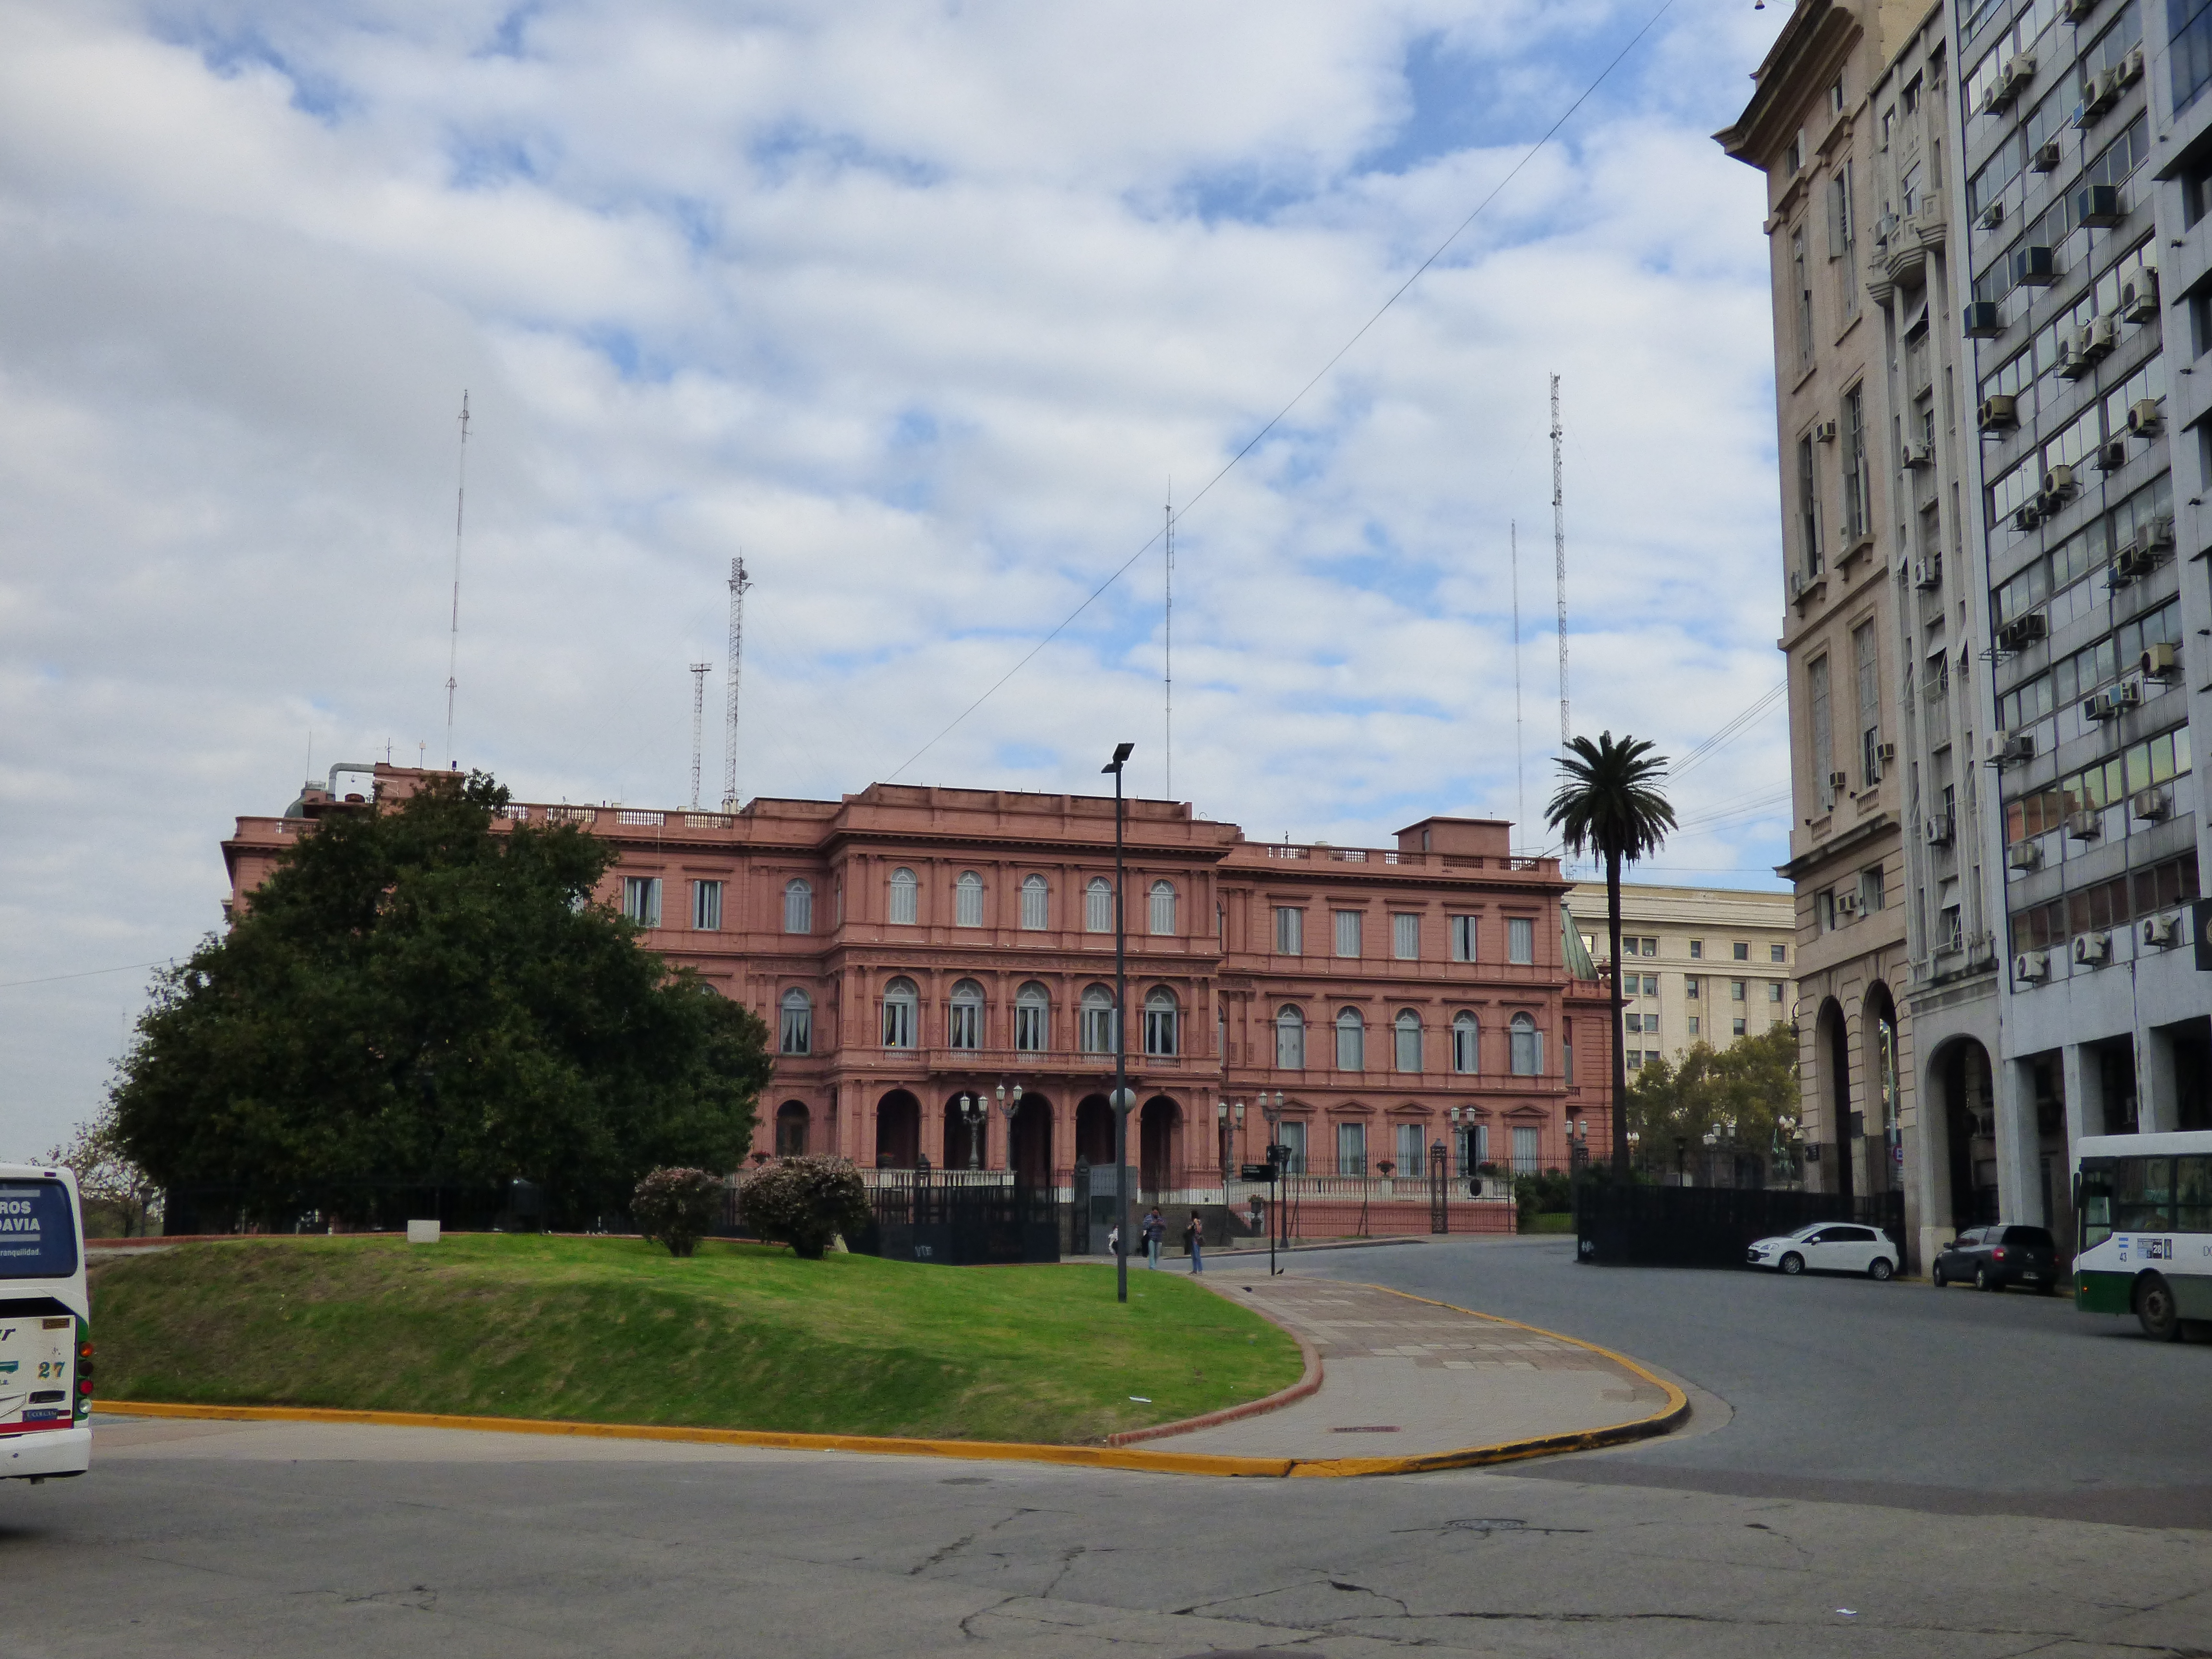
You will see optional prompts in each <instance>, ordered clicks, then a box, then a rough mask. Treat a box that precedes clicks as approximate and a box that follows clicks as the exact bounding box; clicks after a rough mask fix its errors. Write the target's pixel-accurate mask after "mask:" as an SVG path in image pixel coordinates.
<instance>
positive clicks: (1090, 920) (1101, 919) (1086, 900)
mask: <svg viewBox="0 0 2212 1659" xmlns="http://www.w3.org/2000/svg"><path fill="white" fill-rule="evenodd" d="M1083 931H1084V932H1085V933H1112V932H1113V931H1114V884H1113V883H1112V882H1110V881H1109V880H1107V879H1106V878H1105V877H1103V876H1093V877H1091V882H1090V884H1089V885H1088V886H1086V887H1085V889H1084V890H1083Z"/></svg>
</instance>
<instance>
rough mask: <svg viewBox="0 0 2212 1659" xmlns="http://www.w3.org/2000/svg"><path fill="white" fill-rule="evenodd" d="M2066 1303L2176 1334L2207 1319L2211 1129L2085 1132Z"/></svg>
mask: <svg viewBox="0 0 2212 1659" xmlns="http://www.w3.org/2000/svg"><path fill="white" fill-rule="evenodd" d="M2074 1190H2075V1200H2074V1208H2075V1214H2076V1215H2077V1216H2079V1217H2080V1218H2081V1238H2080V1240H2079V1242H2078V1245H2077V1249H2076V1251H2075V1257H2074V1305H2075V1308H2077V1309H2079V1310H2081V1312H2083V1313H2101V1314H2133V1315H2134V1316H2136V1319H2137V1320H2139V1321H2140V1322H2142V1328H2143V1334H2145V1335H2146V1336H2150V1337H2154V1338H2155V1339H2157V1340H2159V1341H2161V1342H2170V1341H2174V1340H2179V1337H2180V1335H2181V1325H2182V1322H2183V1321H2184V1320H2187V1321H2189V1322H2191V1323H2194V1322H2197V1321H2199V1320H2203V1321H2208V1322H2212V1131H2206V1130H2202V1129H2196V1130H2189V1131H2185V1132H2183V1133H2178V1134H2152V1135H2085V1136H2083V1137H2082V1139H2081V1144H2080V1146H2079V1148H2078V1149H2077V1150H2076V1152H2075V1165H2074Z"/></svg>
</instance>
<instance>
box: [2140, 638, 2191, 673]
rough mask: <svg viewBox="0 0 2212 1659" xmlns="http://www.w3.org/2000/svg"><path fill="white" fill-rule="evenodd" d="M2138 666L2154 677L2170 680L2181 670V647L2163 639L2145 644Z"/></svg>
mask: <svg viewBox="0 0 2212 1659" xmlns="http://www.w3.org/2000/svg"><path fill="white" fill-rule="evenodd" d="M2136 668H2138V669H2139V670H2140V671H2142V672H2143V673H2144V674H2147V675H2148V676H2149V677H2150V678H2152V679H2154V680H2170V679H2172V678H2174V676H2175V675H2177V674H2179V673H2180V672H2181V647H2179V646H2178V645H2174V644H2172V643H2170V642H2167V641H2160V643H2159V644H2157V645H2151V646H2145V647H2143V653H2142V657H2141V659H2138V660H2137V662H2136Z"/></svg>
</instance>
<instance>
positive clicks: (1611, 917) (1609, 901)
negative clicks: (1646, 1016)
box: [1605, 849, 1628, 1180]
mask: <svg viewBox="0 0 2212 1659" xmlns="http://www.w3.org/2000/svg"><path fill="white" fill-rule="evenodd" d="M1605 923H1606V927H1607V929H1608V930H1609V931H1610V933H1611V934H1612V942H1613V1114H1612V1116H1613V1174H1614V1175H1616V1176H1620V1178H1622V1179H1623V1180H1626V1178H1627V1176H1628V1051H1627V1050H1626V1048H1623V1047H1622V1046H1621V1040H1622V1029H1621V1027H1622V1021H1621V1018H1620V1015H1621V994H1620V854H1619V853H1617V852H1613V851H1612V850H1610V849H1608V850H1607V853H1606V855H1605Z"/></svg>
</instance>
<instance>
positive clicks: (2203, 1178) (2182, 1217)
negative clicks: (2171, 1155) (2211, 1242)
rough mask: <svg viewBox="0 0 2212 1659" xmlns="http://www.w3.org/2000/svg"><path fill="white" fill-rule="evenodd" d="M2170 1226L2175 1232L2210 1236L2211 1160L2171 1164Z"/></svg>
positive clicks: (2177, 1159)
mask: <svg viewBox="0 0 2212 1659" xmlns="http://www.w3.org/2000/svg"><path fill="white" fill-rule="evenodd" d="M2173 1226H2174V1231H2177V1232H2184V1233H2212V1158H2203V1157H2199V1158H2176V1159H2174V1160H2173Z"/></svg>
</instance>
